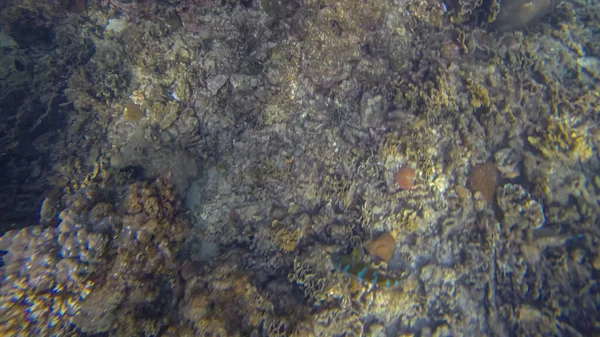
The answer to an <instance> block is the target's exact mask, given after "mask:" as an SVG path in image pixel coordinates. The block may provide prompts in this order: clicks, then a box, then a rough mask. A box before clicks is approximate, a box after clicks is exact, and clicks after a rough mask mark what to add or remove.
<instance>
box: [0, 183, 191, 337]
mask: <svg viewBox="0 0 600 337" xmlns="http://www.w3.org/2000/svg"><path fill="white" fill-rule="evenodd" d="M109 192H110V191H108V190H100V189H97V188H93V187H89V188H85V189H81V190H79V191H78V192H76V193H75V194H73V195H71V196H70V197H69V198H68V199H67V201H66V204H67V205H68V208H66V209H65V210H63V211H62V212H61V213H60V216H59V218H60V220H61V221H60V223H59V224H58V226H56V227H48V228H42V227H41V226H36V227H28V228H24V229H21V230H12V231H9V232H7V233H5V234H4V236H2V238H1V239H0V249H2V250H5V251H7V254H6V255H4V256H3V261H4V264H5V265H4V266H3V267H2V274H3V276H4V279H3V281H2V287H1V288H0V301H1V302H2V311H1V313H2V320H1V323H2V326H1V327H0V329H1V331H2V333H3V334H4V335H7V336H13V335H15V336H20V335H40V336H50V335H62V334H63V333H67V332H69V331H70V332H72V333H76V332H77V331H83V332H86V331H89V332H94V333H98V332H106V331H117V333H118V334H121V335H131V334H135V333H139V332H145V333H149V331H152V330H154V331H159V330H160V329H161V322H162V324H165V323H166V320H168V316H169V315H168V314H167V313H168V311H169V310H171V309H172V308H173V304H174V303H175V299H176V298H175V294H176V292H177V290H176V287H177V286H178V276H177V270H178V269H177V263H176V261H175V253H176V251H177V249H178V245H179V244H180V243H181V242H182V241H183V238H184V236H185V234H186V233H187V231H188V230H189V225H188V223H187V222H186V221H185V220H184V219H182V218H181V217H180V216H179V215H178V212H179V204H178V200H177V198H176V196H175V194H174V187H173V186H172V185H170V184H168V183H167V182H166V181H165V180H158V181H156V182H155V183H153V184H142V183H136V184H132V185H131V186H129V187H128V190H127V191H126V194H125V195H124V196H123V197H122V200H118V201H114V202H113V203H111V198H110V196H109V194H110V193H109ZM119 204H120V205H119ZM167 294H168V295H167ZM165 296H168V297H170V298H171V300H169V301H165ZM150 309H151V311H152V312H153V316H152V317H160V319H159V321H160V322H152V323H151V324H150V321H149V319H151V318H152V317H150V316H147V317H146V318H145V319H144V320H137V317H139V315H140V313H142V312H143V313H144V315H149V314H150ZM154 315H156V316H154ZM146 322H147V323H146ZM148 324H150V325H148ZM150 326H152V327H150Z"/></svg>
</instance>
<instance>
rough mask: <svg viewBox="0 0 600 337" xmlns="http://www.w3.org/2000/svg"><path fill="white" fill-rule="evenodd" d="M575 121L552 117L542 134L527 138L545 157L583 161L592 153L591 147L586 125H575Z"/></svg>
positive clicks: (565, 160) (566, 160)
mask: <svg viewBox="0 0 600 337" xmlns="http://www.w3.org/2000/svg"><path fill="white" fill-rule="evenodd" d="M576 123H577V121H576V120H575V119H571V118H559V117H552V118H550V120H549V121H548V128H547V130H546V132H543V133H542V136H539V137H535V136H530V137H528V138H527V140H529V143H530V144H531V145H533V146H534V147H536V148H537V149H538V150H539V151H540V152H541V153H542V154H543V155H544V156H545V157H548V158H558V159H560V160H562V161H564V162H569V161H573V160H575V159H578V160H579V161H580V162H584V161H586V160H588V159H589V158H590V157H591V156H592V155H593V149H592V146H591V143H590V141H589V139H588V136H587V135H588V127H587V125H585V124H583V125H580V126H577V127H576V126H574V125H573V124H576Z"/></svg>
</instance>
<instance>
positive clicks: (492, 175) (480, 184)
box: [469, 163, 498, 205]
mask: <svg viewBox="0 0 600 337" xmlns="http://www.w3.org/2000/svg"><path fill="white" fill-rule="evenodd" d="M497 183H498V171H497V170H496V165H494V164H493V163H483V164H479V165H476V166H475V167H473V169H472V170H471V174H470V175H469V189H470V190H471V192H473V193H476V192H479V193H481V196H482V197H483V199H484V200H485V201H487V202H488V204H490V205H492V204H493V203H494V193H495V191H496V184H497Z"/></svg>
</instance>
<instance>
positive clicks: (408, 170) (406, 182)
mask: <svg viewBox="0 0 600 337" xmlns="http://www.w3.org/2000/svg"><path fill="white" fill-rule="evenodd" d="M416 176H417V170H415V169H414V168H412V167H410V166H408V165H404V166H402V167H400V169H399V170H398V172H396V175H395V176H394V179H395V180H396V183H397V184H398V186H400V188H401V189H403V190H410V189H412V188H414V187H415V178H416Z"/></svg>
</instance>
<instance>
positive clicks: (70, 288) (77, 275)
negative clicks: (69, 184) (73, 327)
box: [0, 211, 106, 336]
mask: <svg viewBox="0 0 600 337" xmlns="http://www.w3.org/2000/svg"><path fill="white" fill-rule="evenodd" d="M62 215H63V219H62V222H61V224H60V225H59V226H58V227H57V228H45V229H43V228H42V227H40V226H35V227H29V228H24V229H22V230H15V231H10V232H7V233H6V234H5V235H4V236H3V237H2V238H1V239H0V248H1V249H2V250H7V251H8V253H7V254H6V255H5V256H4V257H3V260H4V263H5V264H6V265H5V266H4V267H3V268H2V274H3V276H4V279H3V281H2V284H1V287H0V316H1V317H2V318H1V319H0V331H1V332H2V333H3V335H6V336H15V335H26V334H28V335H40V336H47V335H53V334H55V333H59V332H64V331H68V330H69V327H70V324H71V323H72V319H73V317H74V316H75V315H77V313H78V312H79V308H80V305H79V303H80V302H81V301H82V300H84V299H85V298H86V297H87V296H88V295H89V294H90V292H91V291H92V288H93V282H92V281H90V280H89V276H90V275H91V273H92V272H93V271H94V269H95V267H96V265H97V264H98V262H100V258H101V256H102V255H103V253H104V249H105V246H106V245H105V243H106V237H105V235H104V234H102V233H93V232H92V233H89V232H88V231H87V230H86V229H85V228H83V226H82V225H81V224H77V223H73V222H72V220H73V219H71V216H70V215H69V211H64V212H63V214H62Z"/></svg>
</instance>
